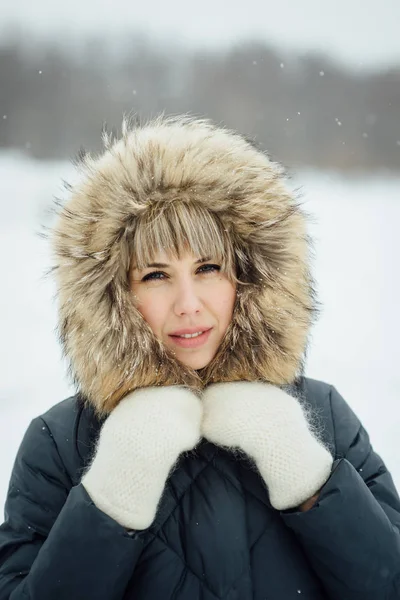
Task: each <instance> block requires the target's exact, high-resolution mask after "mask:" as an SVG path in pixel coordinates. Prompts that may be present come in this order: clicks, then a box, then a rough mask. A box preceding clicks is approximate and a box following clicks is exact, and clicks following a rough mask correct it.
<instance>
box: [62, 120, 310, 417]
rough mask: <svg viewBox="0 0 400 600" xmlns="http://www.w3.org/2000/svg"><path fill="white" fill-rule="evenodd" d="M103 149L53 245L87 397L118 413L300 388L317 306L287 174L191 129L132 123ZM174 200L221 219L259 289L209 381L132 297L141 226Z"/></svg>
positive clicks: (75, 189)
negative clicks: (133, 401) (253, 386)
mask: <svg viewBox="0 0 400 600" xmlns="http://www.w3.org/2000/svg"><path fill="white" fill-rule="evenodd" d="M104 141H105V149H104V152H103V154H102V155H101V156H99V157H96V158H95V157H92V156H91V155H86V156H84V157H83V158H82V160H81V161H80V163H79V166H78V168H79V170H80V174H81V177H80V180H79V183H77V184H76V185H75V186H72V188H71V190H70V193H69V197H68V199H67V201H66V203H65V204H64V206H63V207H62V208H61V210H60V212H59V215H58V220H57V223H56V225H55V226H54V228H53V230H52V234H51V239H52V247H53V252H54V256H55V274H56V280H57V287H58V297H59V331H60V338H61V341H62V344H63V349H64V352H65V354H66V356H67V357H68V359H69V362H70V368H71V372H72V374H73V377H74V379H75V382H76V384H77V385H78V388H79V390H80V392H81V393H82V395H83V396H84V397H85V398H86V399H87V400H88V401H89V402H91V403H92V404H93V405H94V406H95V408H96V410H97V411H98V412H99V413H107V412H109V411H110V410H112V408H113V407H114V406H115V405H116V403H117V402H118V401H119V400H120V399H121V398H122V397H123V396H124V395H125V394H126V393H127V392H128V391H129V390H132V389H135V388H137V387H143V386H148V385H173V384H183V385H187V386H190V387H192V388H193V389H201V387H202V386H204V385H207V383H210V382H215V381H233V380H240V379H247V380H264V381H269V382H271V383H274V384H278V385H283V384H289V383H291V382H293V381H294V379H295V378H296V376H298V375H300V374H301V372H302V370H303V363H304V355H305V350H306V344H307V336H308V332H309V328H310V325H311V323H312V321H313V317H314V316H315V314H316V301H315V294H314V289H313V281H312V278H311V275H310V270H309V260H310V243H309V239H308V236H307V233H306V220H305V216H304V213H303V211H302V209H301V208H300V206H299V203H298V201H297V199H296V198H295V197H294V196H293V194H292V193H291V192H290V191H289V189H288V187H287V186H286V184H285V181H284V172H283V169H282V167H281V166H280V165H278V164H277V163H275V162H272V161H271V160H270V159H269V158H268V156H267V155H266V154H265V153H263V152H262V151H261V150H259V149H257V148H256V147H255V146H254V145H253V144H252V143H250V142H249V141H247V140H246V139H245V138H243V137H242V136H240V135H238V134H237V133H234V132H232V131H229V130H226V129H223V128H220V127H217V126H214V125H213V124H212V123H210V122H209V121H205V120H198V119H192V118H188V117H177V118H164V117H160V118H158V119H156V120H154V121H151V122H150V123H147V124H145V125H140V126H130V125H129V124H128V123H124V125H123V134H122V137H121V139H120V140H113V139H111V138H109V137H108V136H104ZM174 198H179V199H187V200H188V201H191V202H199V203H202V205H203V206H205V207H206V208H207V209H208V210H209V211H212V212H214V213H216V214H217V215H218V218H219V219H220V221H221V222H222V223H223V225H224V228H225V229H226V230H227V231H228V232H229V234H230V236H231V237H232V241H233V248H234V251H235V255H236V257H237V260H238V261H240V262H241V264H242V265H247V267H243V272H246V270H247V275H246V277H247V283H249V284H250V285H247V286H246V287H244V288H243V289H241V291H240V293H238V296H237V300H236V305H235V309H234V315H233V321H232V324H231V326H230V327H229V329H228V331H227V333H226V336H225V338H224V340H223V342H222V344H221V347H220V349H219V352H218V353H217V356H216V357H215V358H214V360H213V361H212V363H211V364H210V365H209V366H208V367H207V368H205V369H204V370H203V372H202V374H201V375H199V373H197V372H192V371H190V370H189V369H186V368H183V367H182V364H180V363H179V362H178V361H177V360H175V359H174V357H173V356H171V355H170V354H169V353H168V351H166V350H165V348H163V346H162V345H161V343H160V342H158V340H157V339H156V338H155V336H154V335H153V334H152V332H151V330H150V328H149V326H148V325H147V323H145V321H144V319H143V318H142V317H141V315H140V313H139V312H138V310H137V309H136V308H135V307H134V306H133V301H132V294H131V292H130V289H129V280H128V272H129V267H130V261H131V259H132V257H131V255H130V247H131V239H132V235H133V232H134V229H135V220H136V219H137V218H138V217H139V216H140V215H143V213H144V212H145V211H146V210H148V209H149V207H151V205H152V204H153V203H154V202H155V201H157V202H163V201H169V202H171V201H173V200H174Z"/></svg>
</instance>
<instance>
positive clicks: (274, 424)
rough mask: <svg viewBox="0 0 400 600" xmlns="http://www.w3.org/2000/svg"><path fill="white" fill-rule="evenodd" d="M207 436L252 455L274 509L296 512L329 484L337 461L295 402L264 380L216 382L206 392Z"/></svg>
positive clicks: (204, 423) (205, 422)
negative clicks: (290, 509)
mask: <svg viewBox="0 0 400 600" xmlns="http://www.w3.org/2000/svg"><path fill="white" fill-rule="evenodd" d="M202 434H203V436H204V437H205V438H207V439H208V440H209V441H211V442H213V443H214V444H217V445H220V446H226V447H228V448H240V449H241V450H243V451H244V452H245V453H246V454H248V455H249V456H250V457H252V458H253V459H254V461H255V463H256V465H257V468H258V470H259V471H260V474H261V476H262V477H263V479H264V481H265V483H266V484H267V487H268V491H269V498H270V502H271V504H272V506H273V507H274V508H276V509H277V510H286V509H288V508H295V507H297V506H299V505H300V504H302V503H303V502H305V501H306V500H308V499H309V498H311V497H312V496H313V495H314V494H315V493H316V492H318V490H319V489H320V488H321V487H322V485H323V484H324V483H326V481H327V480H328V478H329V476H330V473H331V468H332V463H333V458H332V456H331V454H330V453H329V451H328V450H327V449H326V448H325V447H324V446H323V445H322V443H321V442H320V441H318V440H317V438H316V437H315V436H314V434H313V433H312V431H311V428H310V426H309V423H308V421H307V419H306V416H305V414H304V412H303V409H302V407H301V405H300V403H299V402H298V400H296V398H293V397H292V396H290V395H289V394H287V393H286V392H284V391H283V390H281V389H280V388H278V387H276V386H274V385H270V384H267V383H263V382H248V381H235V382H229V383H216V384H212V385H210V386H209V387H207V388H206V390H205V392H204V394H203V422H202Z"/></svg>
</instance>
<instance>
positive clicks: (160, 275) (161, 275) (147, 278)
mask: <svg viewBox="0 0 400 600" xmlns="http://www.w3.org/2000/svg"><path fill="white" fill-rule="evenodd" d="M164 276H165V273H162V272H161V271H153V272H152V273H148V274H147V275H145V276H144V277H143V279H142V281H152V280H157V279H163V278H164Z"/></svg>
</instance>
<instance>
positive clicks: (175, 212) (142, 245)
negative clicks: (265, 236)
mask: <svg viewBox="0 0 400 600" xmlns="http://www.w3.org/2000/svg"><path fill="white" fill-rule="evenodd" d="M188 250H189V251H191V252H192V254H193V255H194V256H196V257H198V258H209V259H210V260H213V261H216V262H217V263H218V264H219V265H220V266H221V269H222V271H224V272H225V273H226V274H227V275H228V276H229V277H230V278H232V280H236V269H235V260H234V251H233V247H232V242H231V239H230V236H229V234H228V232H227V231H226V230H225V229H224V227H223V225H222V223H221V221H220V220H219V219H218V217H217V215H215V214H213V213H211V212H210V211H209V210H207V209H206V208H204V207H202V206H201V205H199V204H197V203H196V204H195V203H189V202H183V201H178V200H175V201H174V202H169V203H159V204H158V203H157V204H155V205H154V207H152V208H151V209H150V210H149V211H147V212H146V213H145V214H144V215H142V216H141V217H140V218H139V219H138V221H137V224H136V227H135V233H134V237H133V248H132V262H133V264H132V268H137V269H139V270H142V269H144V268H145V267H146V265H148V264H149V263H151V262H154V260H155V257H156V255H157V254H158V253H159V252H165V253H166V254H167V255H168V256H170V257H171V258H175V259H180V258H181V257H182V255H183V254H184V253H185V252H187V251H188Z"/></svg>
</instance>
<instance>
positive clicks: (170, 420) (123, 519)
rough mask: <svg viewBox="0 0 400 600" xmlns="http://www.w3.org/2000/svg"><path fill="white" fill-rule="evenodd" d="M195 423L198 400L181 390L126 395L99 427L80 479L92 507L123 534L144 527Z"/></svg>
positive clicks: (193, 437) (190, 443)
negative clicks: (124, 530) (123, 529)
mask: <svg viewBox="0 0 400 600" xmlns="http://www.w3.org/2000/svg"><path fill="white" fill-rule="evenodd" d="M201 417H202V405H201V400H200V399H199V398H198V397H197V396H196V395H195V394H194V393H193V392H191V391H190V390H188V389H187V388H184V387H179V386H165V387H148V388H141V389H138V390H135V391H134V392H131V393H130V394H128V395H127V396H126V397H125V398H124V399H123V400H122V401H121V402H120V404H118V405H117V407H116V408H115V409H114V410H113V411H112V412H111V414H110V416H109V417H108V418H107V420H106V421H105V423H104V425H103V427H102V429H101V432H100V437H99V441H98V444H97V449H96V453H95V457H94V460H93V462H92V464H91V466H90V468H89V470H88V471H87V473H86V474H85V475H84V477H83V479H82V483H83V485H84V487H85V488H86V491H87V492H88V494H89V496H90V497H91V499H92V500H93V502H94V504H95V505H96V506H97V507H98V508H99V509H100V510H102V511H103V512H105V513H106V514H108V515H109V516H110V517H112V518H113V519H115V520H116V521H117V522H118V523H120V524H121V525H123V526H124V527H126V528H128V529H138V530H140V529H146V528H147V527H149V526H150V525H151V523H152V522H153V520H154V517H155V515H156V511H157V506H158V503H159V500H160V498H161V495H162V493H163V490H164V487H165V483H166V480H167V478H168V475H169V472H170V470H171V468H172V467H173V465H174V463H175V462H176V460H177V458H178V456H179V454H181V452H184V451H186V450H191V449H193V448H194V446H195V445H196V444H197V442H198V441H199V440H200V425H201Z"/></svg>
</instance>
